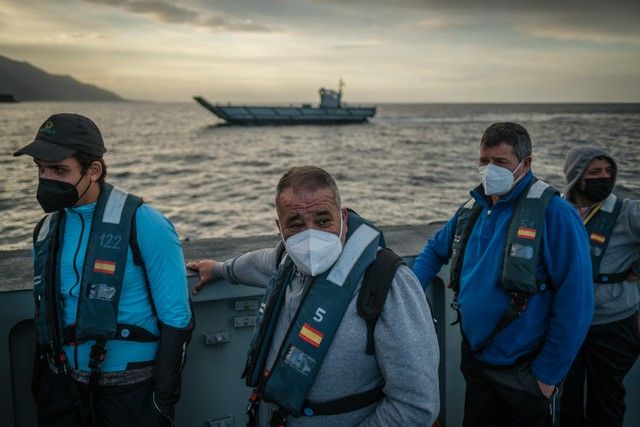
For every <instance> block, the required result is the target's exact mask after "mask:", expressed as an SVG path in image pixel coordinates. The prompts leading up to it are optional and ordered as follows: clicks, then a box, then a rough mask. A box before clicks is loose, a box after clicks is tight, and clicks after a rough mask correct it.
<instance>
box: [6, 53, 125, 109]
mask: <svg viewBox="0 0 640 427" xmlns="http://www.w3.org/2000/svg"><path fill="white" fill-rule="evenodd" d="M0 93H2V94H12V95H13V96H14V97H15V98H16V100H18V101H124V99H123V98H122V97H120V96H119V95H118V94H116V93H115V92H111V91H108V90H106V89H102V88H100V87H98V86H96V85H93V84H88V83H83V82H80V81H79V80H76V79H75V78H73V77H71V76H69V75H56V74H50V73H48V72H46V71H45V70H43V69H41V68H38V67H36V66H35V65H32V64H30V63H29V62H26V61H16V60H13V59H10V58H7V57H6V56H3V55H0Z"/></svg>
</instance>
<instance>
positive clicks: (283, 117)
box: [193, 80, 376, 125]
mask: <svg viewBox="0 0 640 427" xmlns="http://www.w3.org/2000/svg"><path fill="white" fill-rule="evenodd" d="M343 87H344V83H343V82H342V80H340V82H339V84H338V90H337V91H335V90H331V89H325V88H321V89H320V91H319V92H320V105H318V106H315V107H314V106H312V105H311V104H301V105H299V106H288V107H283V106H252V105H230V104H227V105H222V104H210V103H209V102H208V101H207V100H206V99H204V98H203V97H202V96H194V97H193V99H195V100H196V102H197V103H198V104H200V105H202V106H203V107H204V108H206V109H207V110H209V111H211V112H212V113H213V114H215V115H216V116H218V117H220V118H221V119H223V120H225V121H226V122H227V123H230V124H239V125H297V124H347V123H361V122H365V121H367V119H369V118H370V117H373V116H374V115H375V114H376V107H374V106H369V107H365V106H351V105H346V104H343V103H342V88H343Z"/></svg>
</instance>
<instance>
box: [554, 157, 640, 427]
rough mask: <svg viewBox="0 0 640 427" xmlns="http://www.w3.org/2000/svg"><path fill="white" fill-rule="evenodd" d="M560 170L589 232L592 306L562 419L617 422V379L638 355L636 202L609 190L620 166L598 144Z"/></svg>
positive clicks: (639, 231)
mask: <svg viewBox="0 0 640 427" xmlns="http://www.w3.org/2000/svg"><path fill="white" fill-rule="evenodd" d="M564 175H565V179H566V183H567V185H566V187H565V189H564V197H565V198H566V199H567V200H568V201H570V202H571V203H572V204H573V205H574V206H575V208H576V210H577V211H578V214H579V215H580V217H581V218H582V221H583V223H584V225H585V227H586V229H587V234H588V236H589V244H590V246H591V251H590V252H591V263H592V265H593V292H594V296H595V309H594V312H593V321H592V322H591V327H590V328H589V332H588V333H587V337H586V338H585V341H584V343H583V344H582V348H581V349H580V352H579V353H578V355H577V357H576V360H575V361H574V363H573V367H572V368H571V371H570V372H569V375H568V376H567V380H566V382H565V393H564V396H563V398H562V407H563V409H562V412H561V414H562V420H561V425H563V426H565V425H566V426H584V425H591V426H605V425H606V426H608V427H609V426H611V427H615V426H622V424H623V422H624V413H625V409H626V407H625V403H624V400H625V387H624V383H623V381H624V377H625V376H626V375H627V374H628V373H629V371H630V370H631V368H632V367H633V364H634V363H635V361H636V359H637V358H638V354H640V327H639V324H638V306H639V304H640V292H639V291H638V284H639V283H640V202H638V200H632V199H623V198H622V197H618V196H616V195H615V194H614V193H613V189H614V186H615V183H616V177H617V175H618V167H617V164H616V161H615V160H614V159H613V157H612V156H611V155H610V154H609V153H608V152H607V151H606V150H605V149H603V148H601V147H596V146H592V145H582V146H579V147H576V148H574V149H572V150H571V151H569V152H568V153H567V156H566V158H565V163H564ZM585 379H586V405H585V397H584V396H585Z"/></svg>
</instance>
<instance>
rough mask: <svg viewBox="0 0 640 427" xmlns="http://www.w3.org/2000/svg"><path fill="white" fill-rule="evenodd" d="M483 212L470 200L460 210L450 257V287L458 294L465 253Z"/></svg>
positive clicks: (478, 205)
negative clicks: (474, 227) (472, 232)
mask: <svg viewBox="0 0 640 427" xmlns="http://www.w3.org/2000/svg"><path fill="white" fill-rule="evenodd" d="M481 212H482V205H480V204H479V203H476V202H475V200H474V199H469V200H468V201H467V202H466V203H465V204H464V205H463V206H461V207H460V208H459V209H458V221H457V222H456V230H455V234H454V238H453V244H452V245H451V254H450V257H449V258H450V259H451V261H450V266H451V268H450V277H449V286H450V287H451V289H453V291H454V293H458V292H459V290H460V275H461V273H462V263H463V260H464V252H465V249H466V247H467V242H468V241H469V237H470V236H471V231H472V230H473V226H474V225H475V224H476V221H477V220H478V217H479V216H480V213H481Z"/></svg>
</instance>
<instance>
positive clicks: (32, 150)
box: [13, 113, 107, 162]
mask: <svg viewBox="0 0 640 427" xmlns="http://www.w3.org/2000/svg"><path fill="white" fill-rule="evenodd" d="M78 151H81V152H83V153H87V154H92V155H95V156H96V157H98V158H102V155H103V154H104V153H105V151H107V149H106V148H104V141H103V140H102V135H101V134H100V129H98V126H96V124H95V123H93V121H92V120H91V119H89V118H87V117H85V116H82V115H80V114H73V113H59V114H54V115H53V116H51V117H49V118H48V119H47V120H45V122H44V123H43V124H42V126H40V129H39V130H38V133H37V134H36V138H35V140H34V141H33V142H32V143H31V144H29V145H27V146H26V147H23V148H21V149H19V150H18V151H16V152H15V153H13V155H14V156H21V155H23V154H27V155H29V156H31V157H34V158H37V159H42V160H45V161H48V162H59V161H60V160H64V159H66V158H67V157H69V156H71V155H73V154H75V153H77V152H78Z"/></svg>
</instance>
